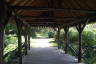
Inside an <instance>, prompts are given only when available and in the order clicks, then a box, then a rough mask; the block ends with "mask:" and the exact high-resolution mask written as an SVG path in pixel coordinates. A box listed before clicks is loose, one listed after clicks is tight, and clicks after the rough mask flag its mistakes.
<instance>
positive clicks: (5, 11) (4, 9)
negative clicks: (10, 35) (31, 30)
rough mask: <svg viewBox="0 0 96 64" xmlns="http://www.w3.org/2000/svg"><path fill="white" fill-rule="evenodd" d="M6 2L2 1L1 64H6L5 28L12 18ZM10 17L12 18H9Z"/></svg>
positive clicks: (0, 29)
mask: <svg viewBox="0 0 96 64" xmlns="http://www.w3.org/2000/svg"><path fill="white" fill-rule="evenodd" d="M4 1H5V0H0V64H4V61H3V51H4V28H5V26H6V24H7V22H8V20H9V18H10V16H11V14H10V12H9V10H8V9H7V7H6V5H5V3H4ZM9 15H10V16H9Z"/></svg>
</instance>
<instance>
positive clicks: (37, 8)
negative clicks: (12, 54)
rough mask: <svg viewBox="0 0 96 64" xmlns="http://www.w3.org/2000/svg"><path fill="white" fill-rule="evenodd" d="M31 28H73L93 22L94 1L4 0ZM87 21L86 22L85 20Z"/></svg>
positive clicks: (95, 9) (95, 6) (95, 0)
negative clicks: (60, 26)
mask: <svg viewBox="0 0 96 64" xmlns="http://www.w3.org/2000/svg"><path fill="white" fill-rule="evenodd" d="M6 2H7V4H8V5H9V6H10V7H11V8H12V10H14V11H15V13H16V15H17V16H18V17H19V18H20V20H22V21H25V22H26V23H28V24H30V25H31V26H58V25H62V26H74V25H77V24H78V23H84V22H86V21H87V20H89V22H95V14H96V0H6ZM86 19H87V20H86Z"/></svg>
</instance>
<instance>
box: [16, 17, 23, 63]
mask: <svg viewBox="0 0 96 64" xmlns="http://www.w3.org/2000/svg"><path fill="white" fill-rule="evenodd" d="M16 24H17V29H18V34H17V35H18V54H19V64H22V42H21V41H22V40H21V27H22V24H21V23H20V22H19V20H18V19H16Z"/></svg>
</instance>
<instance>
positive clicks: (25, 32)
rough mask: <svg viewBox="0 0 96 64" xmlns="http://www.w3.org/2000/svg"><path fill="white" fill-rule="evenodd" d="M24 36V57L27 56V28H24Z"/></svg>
mask: <svg viewBox="0 0 96 64" xmlns="http://www.w3.org/2000/svg"><path fill="white" fill-rule="evenodd" d="M24 36H25V55H27V54H28V53H27V42H28V41H27V27H25V31H24Z"/></svg>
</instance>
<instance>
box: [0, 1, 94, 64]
mask: <svg viewBox="0 0 96 64" xmlns="http://www.w3.org/2000/svg"><path fill="white" fill-rule="evenodd" d="M8 22H9V23H11V24H15V25H16V26H17V38H18V47H17V48H16V50H15V52H16V53H14V54H17V56H15V57H16V58H19V59H18V61H19V63H18V64H22V59H23V64H24V62H25V64H28V63H29V64H32V63H33V64H35V63H36V64H47V63H48V64H56V63H57V64H64V63H65V64H72V63H73V64H76V63H74V60H73V58H72V57H70V56H68V55H65V54H67V53H68V47H69V42H68V31H69V28H71V27H76V29H77V31H78V49H77V51H76V52H75V51H74V50H73V49H72V50H73V52H74V53H76V54H75V55H76V56H77V57H78V63H79V62H82V56H83V51H82V47H83V46H82V32H83V29H84V27H85V26H86V24H88V23H95V22H96V0H0V64H5V62H4V57H6V56H8V55H9V54H7V55H4V33H5V32H4V30H5V26H6V25H7V24H8ZM32 27H38V28H40V27H42V28H45V27H49V28H56V29H57V34H58V35H57V43H58V48H59V44H60V43H59V42H60V30H61V29H64V31H65V38H64V40H65V43H64V45H65V48H64V51H65V54H60V55H59V54H58V50H56V49H55V48H49V49H47V48H45V49H41V48H38V49H36V48H34V49H31V51H32V53H31V51H30V52H29V55H28V56H26V57H24V58H22V56H23V55H22V54H24V55H27V51H28V49H29V50H30V36H31V33H30V29H31V28H32ZM22 35H23V36H24V37H25V42H24V43H22ZM71 47H72V46H71ZM71 47H70V48H71ZM22 51H23V52H22ZM11 53H12V54H13V52H11ZM10 55H11V54H10ZM41 57H42V58H41ZM54 57H55V58H54ZM11 59H12V60H13V58H11ZM39 59H40V60H39ZM51 59H52V61H51ZM57 60H58V61H57ZM41 61H42V62H41ZM43 61H44V62H43ZM27 62H28V63H27ZM30 62H32V63H30ZM34 62H35V63H34ZM37 62H38V63H37ZM39 62H40V63H39ZM60 62H61V63H60ZM9 64H10V63H9Z"/></svg>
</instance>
